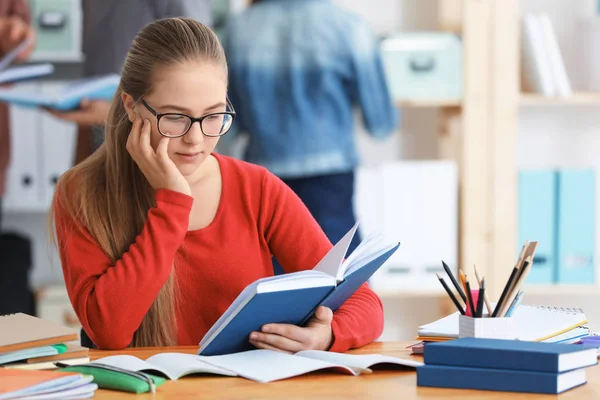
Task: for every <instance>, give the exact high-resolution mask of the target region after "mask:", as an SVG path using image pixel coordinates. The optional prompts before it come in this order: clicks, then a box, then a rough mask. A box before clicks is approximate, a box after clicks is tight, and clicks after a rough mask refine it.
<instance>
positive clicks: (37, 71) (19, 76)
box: [0, 37, 54, 83]
mask: <svg viewBox="0 0 600 400" xmlns="http://www.w3.org/2000/svg"><path fill="white" fill-rule="evenodd" d="M32 40H33V38H31V37H30V38H27V39H25V40H24V41H23V42H22V43H21V44H19V45H18V46H17V47H15V48H14V49H13V50H11V51H10V52H8V54H6V55H5V56H4V57H3V58H2V59H0V83H13V82H18V81H23V80H26V79H32V78H38V77H41V76H44V75H49V74H51V73H53V72H54V65H52V64H49V63H44V64H36V65H20V66H15V67H11V68H8V67H9V66H11V64H12V63H13V62H14V61H15V60H16V58H17V57H18V56H19V54H20V53H21V52H22V51H23V50H24V49H25V48H27V47H28V46H29V45H30V44H31V42H32Z"/></svg>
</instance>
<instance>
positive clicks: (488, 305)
mask: <svg viewBox="0 0 600 400" xmlns="http://www.w3.org/2000/svg"><path fill="white" fill-rule="evenodd" d="M473 269H474V270H475V278H476V279H477V283H479V287H481V285H482V283H483V278H481V276H480V275H479V271H478V270H477V266H476V265H473ZM483 300H484V301H485V307H486V308H487V310H488V317H491V316H492V311H493V310H492V305H491V304H490V300H489V299H488V295H487V293H484V297H483ZM482 313H483V310H482Z"/></svg>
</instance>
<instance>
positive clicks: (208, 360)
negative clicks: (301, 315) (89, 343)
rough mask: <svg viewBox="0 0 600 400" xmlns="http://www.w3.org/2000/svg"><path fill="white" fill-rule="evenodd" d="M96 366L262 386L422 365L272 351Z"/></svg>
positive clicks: (164, 356) (128, 359)
mask: <svg viewBox="0 0 600 400" xmlns="http://www.w3.org/2000/svg"><path fill="white" fill-rule="evenodd" d="M95 362H96V363H101V364H107V365H111V366H113V367H117V368H122V369H126V370H130V371H138V372H147V373H152V372H159V373H161V374H162V375H164V376H166V377H167V378H169V379H172V380H176V379H179V378H181V377H183V376H186V375H191V374H212V375H224V376H239V377H242V378H246V379H250V380H252V381H255V382H261V383H268V382H273V381H277V380H281V379H287V378H291V377H294V376H300V375H304V374H307V373H309V372H314V371H322V370H334V371H337V372H341V373H344V374H349V375H354V376H357V375H360V374H361V373H370V372H371V370H370V368H371V367H373V366H376V365H377V366H404V367H409V368H416V367H418V366H420V365H423V363H422V362H419V361H414V360H404V359H401V358H396V357H389V356H383V355H380V354H365V355H354V354H340V353H332V352H327V351H315V350H311V351H301V352H298V353H296V354H294V355H292V354H286V353H282V352H278V351H273V350H249V351H244V352H239V353H233V354H227V355H221V356H198V355H193V354H182V353H160V354H156V355H154V356H152V357H150V358H148V359H147V360H145V361H144V360H141V359H139V358H137V357H135V356H131V355H118V356H110V357H105V358H100V359H98V360H96V361H95ZM92 364H93V363H92Z"/></svg>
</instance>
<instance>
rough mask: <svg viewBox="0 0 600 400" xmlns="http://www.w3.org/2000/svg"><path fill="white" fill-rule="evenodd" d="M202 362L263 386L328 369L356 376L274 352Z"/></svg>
mask: <svg viewBox="0 0 600 400" xmlns="http://www.w3.org/2000/svg"><path fill="white" fill-rule="evenodd" d="M203 360H204V361H206V362H208V363H210V364H212V365H215V366H217V367H220V368H224V369H227V370H230V371H233V372H236V373H237V374H238V375H239V376H242V377H244V378H246V379H250V380H253V381H256V382H262V383H267V382H272V381H277V380H280V379H286V378H291V377H293V376H298V375H303V374H306V373H308V372H313V371H318V370H324V369H331V368H337V369H340V370H342V371H344V372H345V373H348V374H352V375H358V373H357V372H355V371H354V370H352V369H350V368H348V367H345V366H343V365H337V364H334V363H330V362H327V361H321V360H313V359H310V358H305V357H297V356H293V355H291V354H285V353H281V352H278V351H273V350H249V351H244V352H240V353H233V354H227V355H223V356H208V357H204V359H203Z"/></svg>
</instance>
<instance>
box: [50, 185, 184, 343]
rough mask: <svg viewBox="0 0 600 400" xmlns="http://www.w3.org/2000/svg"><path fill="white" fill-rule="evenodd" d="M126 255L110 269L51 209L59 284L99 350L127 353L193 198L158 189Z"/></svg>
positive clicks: (81, 231)
mask: <svg viewBox="0 0 600 400" xmlns="http://www.w3.org/2000/svg"><path fill="white" fill-rule="evenodd" d="M155 200H156V206H155V207H153V208H151V209H150V210H149V211H148V219H147V221H146V224H145V225H144V228H143V229H142V231H141V232H140V234H139V235H138V236H137V237H136V238H135V242H133V243H132V244H131V246H130V247H129V249H128V250H127V251H126V252H125V253H124V254H123V255H122V257H121V258H120V259H119V260H118V261H117V262H116V263H112V262H111V261H110V259H109V258H108V256H107V255H106V254H105V253H104V252H103V250H102V249H101V248H100V246H99V245H98V243H97V242H96V240H94V238H93V237H92V236H91V235H90V233H89V231H88V230H87V229H85V228H83V227H81V226H79V227H78V226H77V224H76V223H75V221H74V220H73V218H72V217H71V216H70V215H67V213H66V211H65V210H64V209H62V208H61V206H60V204H59V202H57V205H56V206H55V212H56V217H55V218H56V235H57V239H58V248H59V254H60V259H61V263H62V268H63V274H64V277H65V284H66V287H67V292H68V294H69V297H70V300H71V303H72V304H73V308H74V310H75V313H76V314H77V317H78V318H79V321H80V322H81V324H82V326H83V328H84V329H85V331H86V332H87V334H88V336H89V337H90V339H91V340H92V341H93V342H94V344H95V345H96V346H98V347H99V348H101V349H121V348H125V347H127V346H128V345H129V344H130V343H131V340H132V338H133V334H134V333H135V331H136V330H137V329H138V327H139V326H140V324H141V322H142V319H143V318H144V316H145V315H146V313H147V312H148V310H149V309H150V306H151V305H152V303H153V302H154V299H155V298H156V296H157V294H158V292H159V290H160V289H161V288H162V286H163V285H164V283H165V282H166V280H167V278H168V277H169V275H170V273H171V269H172V266H173V259H174V257H175V253H176V252H177V250H178V248H179V247H180V245H181V243H183V240H184V238H185V234H186V232H187V229H188V223H189V213H190V210H191V207H192V202H193V198H192V197H190V196H186V195H184V194H181V193H177V192H174V191H170V190H166V189H160V190H157V191H156V195H155Z"/></svg>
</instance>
